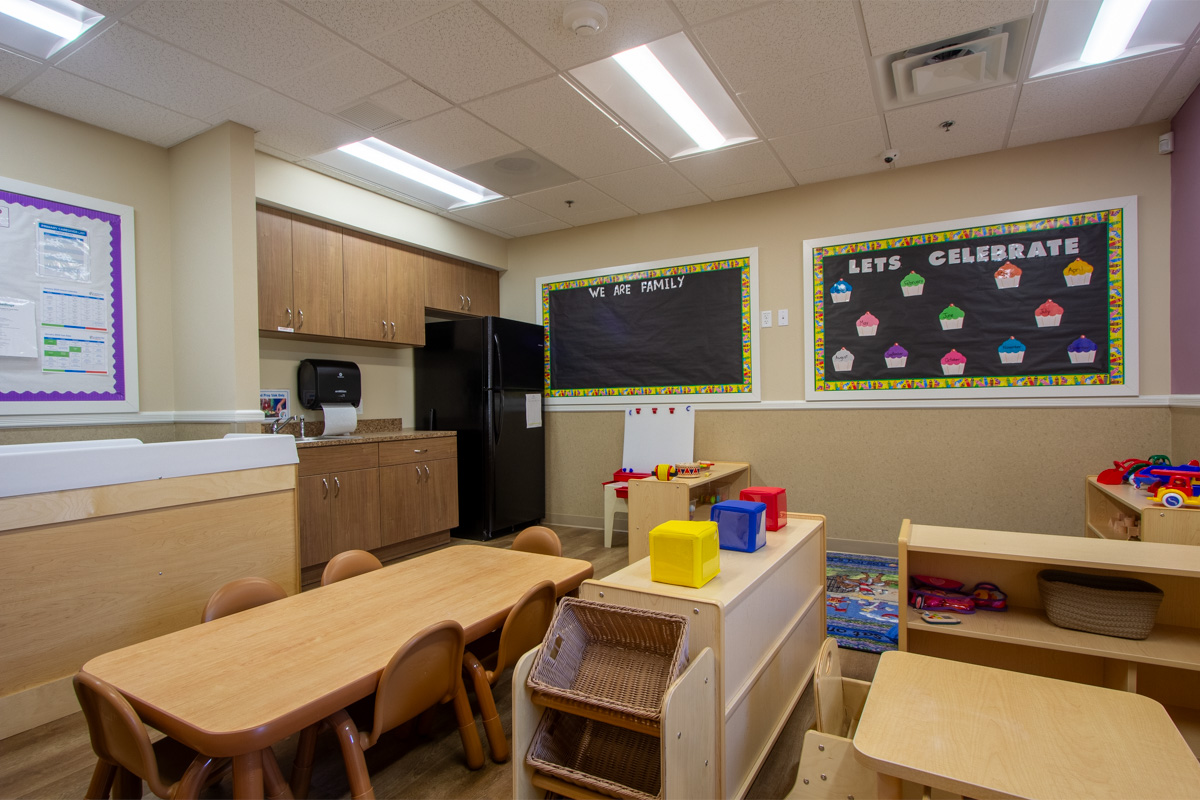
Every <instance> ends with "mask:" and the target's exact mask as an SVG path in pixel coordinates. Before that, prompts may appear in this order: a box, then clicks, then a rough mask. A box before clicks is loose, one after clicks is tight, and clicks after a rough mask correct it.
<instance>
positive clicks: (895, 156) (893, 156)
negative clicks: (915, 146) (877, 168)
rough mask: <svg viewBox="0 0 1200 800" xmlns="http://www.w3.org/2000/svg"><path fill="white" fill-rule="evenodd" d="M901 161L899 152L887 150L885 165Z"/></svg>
mask: <svg viewBox="0 0 1200 800" xmlns="http://www.w3.org/2000/svg"><path fill="white" fill-rule="evenodd" d="M899 159H900V151H899V150H885V151H884V153H883V163H885V164H891V163H893V162H895V161H898V160H899Z"/></svg>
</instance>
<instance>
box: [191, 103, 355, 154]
mask: <svg viewBox="0 0 1200 800" xmlns="http://www.w3.org/2000/svg"><path fill="white" fill-rule="evenodd" d="M226 120H232V121H233V122H237V123H238V124H240V125H245V126H246V127H247V128H251V129H252V130H255V131H257V132H258V133H257V134H256V136H255V140H256V141H258V142H261V143H262V144H265V145H269V146H270V147H275V148H278V149H280V150H283V151H284V152H287V153H294V154H295V155H296V156H299V157H304V156H308V155H311V154H313V153H324V152H325V151H327V150H332V149H334V148H337V147H341V146H342V145H344V144H349V143H350V142H356V141H358V140H360V139H363V138H365V137H366V136H367V135H368V132H367V131H365V130H363V129H362V128H359V127H358V126H356V125H351V124H350V123H349V122H346V121H344V120H341V119H338V118H337V117H333V116H330V115H329V114H324V113H321V112H320V111H317V110H316V109H313V108H309V107H308V106H306V105H304V104H303V103H299V102H297V101H295V100H293V99H291V98H290V97H287V96H285V95H282V94H279V93H278V92H263V93H262V94H260V95H258V96H256V97H252V98H250V99H249V100H245V101H242V102H241V103H238V104H237V105H235V106H232V107H230V108H226V109H222V110H221V111H220V112H218V113H216V114H213V115H212V116H210V117H208V119H207V120H206V121H207V122H208V123H209V124H210V125H219V124H221V123H222V122H225V121H226Z"/></svg>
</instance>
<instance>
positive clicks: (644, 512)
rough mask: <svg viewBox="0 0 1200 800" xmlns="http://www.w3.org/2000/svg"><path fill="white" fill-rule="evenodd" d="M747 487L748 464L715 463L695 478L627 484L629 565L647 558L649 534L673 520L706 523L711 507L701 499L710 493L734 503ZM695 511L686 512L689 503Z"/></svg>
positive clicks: (645, 479) (639, 479) (636, 480)
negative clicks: (693, 520)
mask: <svg viewBox="0 0 1200 800" xmlns="http://www.w3.org/2000/svg"><path fill="white" fill-rule="evenodd" d="M749 485H750V465H749V464H745V463H741V462H737V461H718V462H716V463H715V464H713V465H712V467H710V468H709V469H708V470H705V472H704V473H703V474H701V475H698V476H696V477H695V478H673V479H671V480H669V481H660V480H658V479H657V478H636V479H634V480H631V481H630V482H629V563H630V564H633V563H635V562H637V561H641V560H642V559H643V558H646V557H647V556H649V555H650V531H651V530H652V529H653V528H655V527H657V526H659V525H661V524H662V523H664V522H666V521H668V520H673V519H680V520H689V519H700V520H706V519H708V517H709V511H710V510H711V508H712V505H711V504H710V503H709V502H708V501H707V500H705V499H704V498H706V497H711V496H712V495H714V494H719V495H721V499H722V500H737V499H738V495H739V493H740V492H741V490H742V489H745V488H746V487H748V486H749ZM692 503H695V504H696V510H695V511H694V512H693V511H691V510H690V507H691V504H692Z"/></svg>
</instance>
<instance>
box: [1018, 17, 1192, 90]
mask: <svg viewBox="0 0 1200 800" xmlns="http://www.w3.org/2000/svg"><path fill="white" fill-rule="evenodd" d="M1197 24H1200V3H1198V2H1194V1H1192V2H1179V0H1050V3H1049V4H1047V6H1046V15H1045V18H1044V19H1043V21H1042V31H1041V34H1040V35H1039V36H1038V43H1037V50H1036V51H1035V52H1034V54H1033V65H1032V68H1031V69H1030V77H1032V78H1040V77H1042V76H1044V75H1053V74H1055V73H1059V72H1066V71H1068V70H1073V69H1082V68H1083V67H1090V66H1094V65H1096V64H1105V63H1108V62H1110V61H1116V60H1118V59H1124V58H1133V57H1134V56H1142V55H1147V54H1149V53H1154V52H1157V51H1159V50H1169V49H1171V48H1173V47H1179V46H1181V45H1183V44H1184V43H1185V42H1187V40H1188V39H1189V38H1190V37H1191V35H1192V32H1193V31H1194V30H1195V29H1196V25H1197Z"/></svg>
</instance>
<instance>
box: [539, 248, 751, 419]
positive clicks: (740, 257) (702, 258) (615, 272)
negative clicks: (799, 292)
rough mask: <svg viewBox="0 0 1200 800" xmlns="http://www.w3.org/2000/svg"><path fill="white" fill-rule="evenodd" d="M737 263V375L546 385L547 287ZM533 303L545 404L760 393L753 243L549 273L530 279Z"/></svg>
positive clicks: (652, 277)
mask: <svg viewBox="0 0 1200 800" xmlns="http://www.w3.org/2000/svg"><path fill="white" fill-rule="evenodd" d="M729 269H736V270H739V271H740V273H741V274H740V279H739V283H740V319H741V325H740V337H741V339H740V352H741V381H740V382H738V383H723V384H716V383H710V384H695V385H671V386H626V387H603V388H590V389H554V388H552V386H551V370H552V366H553V365H552V362H551V353H552V346H551V345H552V343H553V337H554V331H553V330H552V327H551V315H550V295H551V293H552V292H555V291H560V290H566V289H578V288H586V287H600V286H611V285H614V284H621V283H626V282H629V281H662V280H669V279H671V278H674V277H677V276H685V275H690V274H697V273H706V272H713V271H717V270H729ZM535 292H536V298H537V304H538V308H539V311H540V314H539V316H540V321H541V324H542V329H543V336H544V342H545V350H544V356H543V387H544V388H543V392H544V396H545V398H546V403H547V405H548V406H554V405H560V406H565V405H583V404H599V403H608V402H612V401H614V400H616V399H618V398H623V397H636V398H638V399H639V400H645V401H649V402H654V401H657V400H671V399H675V400H678V399H679V398H680V397H687V398H689V399H691V400H693V401H700V402H731V401H739V402H746V401H757V400H758V399H759V398H760V388H759V382H758V375H759V371H758V370H759V340H758V326H757V325H755V324H754V319H755V315H756V314H757V311H758V248H747V249H744V250H737V251H728V252H722V253H707V254H704V255H697V256H689V257H687V258H679V259H664V260H661V261H652V262H645V263H641V264H627V265H624V266H619V267H608V268H604V269H597V270H589V271H585V272H574V273H567V274H563V275H551V276H547V277H542V278H538V279H537V280H536V282H535Z"/></svg>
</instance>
